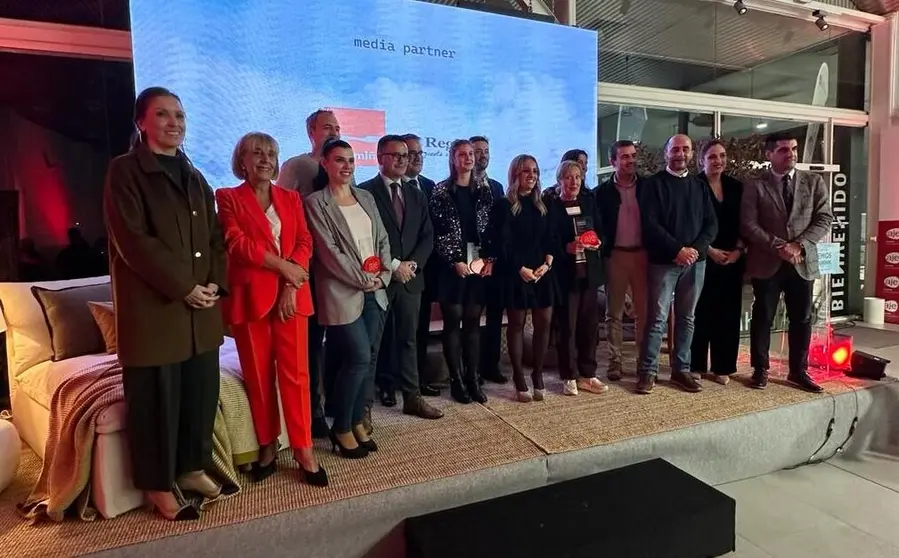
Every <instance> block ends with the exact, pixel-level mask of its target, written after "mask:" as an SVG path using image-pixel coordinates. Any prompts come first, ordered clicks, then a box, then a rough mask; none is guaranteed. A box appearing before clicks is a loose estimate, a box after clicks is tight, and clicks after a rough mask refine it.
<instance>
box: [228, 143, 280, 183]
mask: <svg viewBox="0 0 899 558" xmlns="http://www.w3.org/2000/svg"><path fill="white" fill-rule="evenodd" d="M257 147H261V148H262V149H266V148H269V147H271V148H272V149H274V150H275V163H274V165H275V172H274V173H273V174H272V179H273V180H277V178H278V171H279V170H280V164H279V162H278V156H279V155H280V153H281V148H280V147H279V146H278V142H277V141H276V140H275V138H273V137H272V136H270V135H268V134H266V133H264V132H250V133H249V134H246V135H245V136H244V137H242V138H240V141H238V142H237V145H235V146H234V154H233V155H231V172H233V173H234V176H236V177H237V178H239V179H240V180H246V179H247V171H246V169H245V168H243V157H244V155H246V154H247V152H250V151H253V150H254V149H256V148H257Z"/></svg>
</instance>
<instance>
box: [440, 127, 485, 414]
mask: <svg viewBox="0 0 899 558" xmlns="http://www.w3.org/2000/svg"><path fill="white" fill-rule="evenodd" d="M449 165H450V175H449V178H447V179H446V180H444V181H443V182H441V183H440V184H438V185H437V186H436V187H435V188H434V191H433V193H432V194H431V199H430V201H429V204H428V207H429V210H430V212H431V219H432V221H433V223H434V253H435V254H436V256H435V257H434V258H433V259H434V263H433V265H435V266H436V267H437V269H436V270H435V271H434V281H435V283H436V284H435V285H434V298H435V299H436V300H437V302H438V303H440V313H441V314H442V315H443V357H444V358H445V359H446V366H447V368H448V369H449V374H450V393H451V394H452V396H453V399H455V400H456V401H458V402H459V403H471V401H472V400H474V401H477V402H478V403H486V402H487V396H486V395H484V392H483V391H482V390H481V387H480V385H479V382H478V362H479V340H480V326H481V311H482V310H483V308H484V302H485V294H486V293H485V290H484V280H483V278H484V277H485V276H488V275H490V274H491V273H492V271H493V262H492V258H490V257H488V255H489V254H490V252H491V250H492V247H491V246H489V241H490V239H491V233H490V230H491V228H490V227H491V225H490V215H491V211H492V209H493V203H494V196H493V193H492V191H491V190H490V187H489V185H487V186H483V187H479V186H478V185H477V184H476V182H475V180H474V177H473V175H472V171H473V169H474V149H473V147H472V145H471V142H469V141H468V140H456V141H454V142H453V143H452V145H451V146H450V149H449ZM485 184H486V182H485ZM429 265H432V264H429Z"/></svg>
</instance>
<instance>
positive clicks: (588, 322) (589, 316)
mask: <svg viewBox="0 0 899 558" xmlns="http://www.w3.org/2000/svg"><path fill="white" fill-rule="evenodd" d="M554 317H555V323H556V325H557V327H558V337H557V338H556V349H557V350H558V352H559V375H560V376H561V377H562V379H563V380H575V379H577V378H578V376H580V377H581V378H595V377H596V366H597V365H596V345H597V343H598V342H599V292H598V291H597V289H596V288H591V287H588V286H586V285H585V284H578V285H576V286H575V287H574V288H573V289H572V290H571V291H570V292H569V293H568V300H567V301H564V302H563V304H561V305H560V306H557V307H556V309H555V316H554Z"/></svg>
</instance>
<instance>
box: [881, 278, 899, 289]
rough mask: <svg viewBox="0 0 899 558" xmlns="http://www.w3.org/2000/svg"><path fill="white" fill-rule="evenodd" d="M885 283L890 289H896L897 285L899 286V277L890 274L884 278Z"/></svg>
mask: <svg viewBox="0 0 899 558" xmlns="http://www.w3.org/2000/svg"><path fill="white" fill-rule="evenodd" d="M883 284H884V285H885V286H886V287H887V288H888V289H895V288H896V287H899V277H896V276H895V275H890V276H889V277H887V278H885V279H884V280H883Z"/></svg>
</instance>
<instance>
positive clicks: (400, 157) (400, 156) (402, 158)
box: [382, 152, 409, 161]
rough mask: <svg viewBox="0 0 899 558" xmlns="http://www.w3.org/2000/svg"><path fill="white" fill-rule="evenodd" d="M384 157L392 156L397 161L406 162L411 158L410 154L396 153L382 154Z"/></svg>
mask: <svg viewBox="0 0 899 558" xmlns="http://www.w3.org/2000/svg"><path fill="white" fill-rule="evenodd" d="M382 155H390V156H391V157H393V158H394V159H396V160H397V161H405V160H406V159H408V158H409V154H408V153H395V152H394V153H382Z"/></svg>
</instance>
